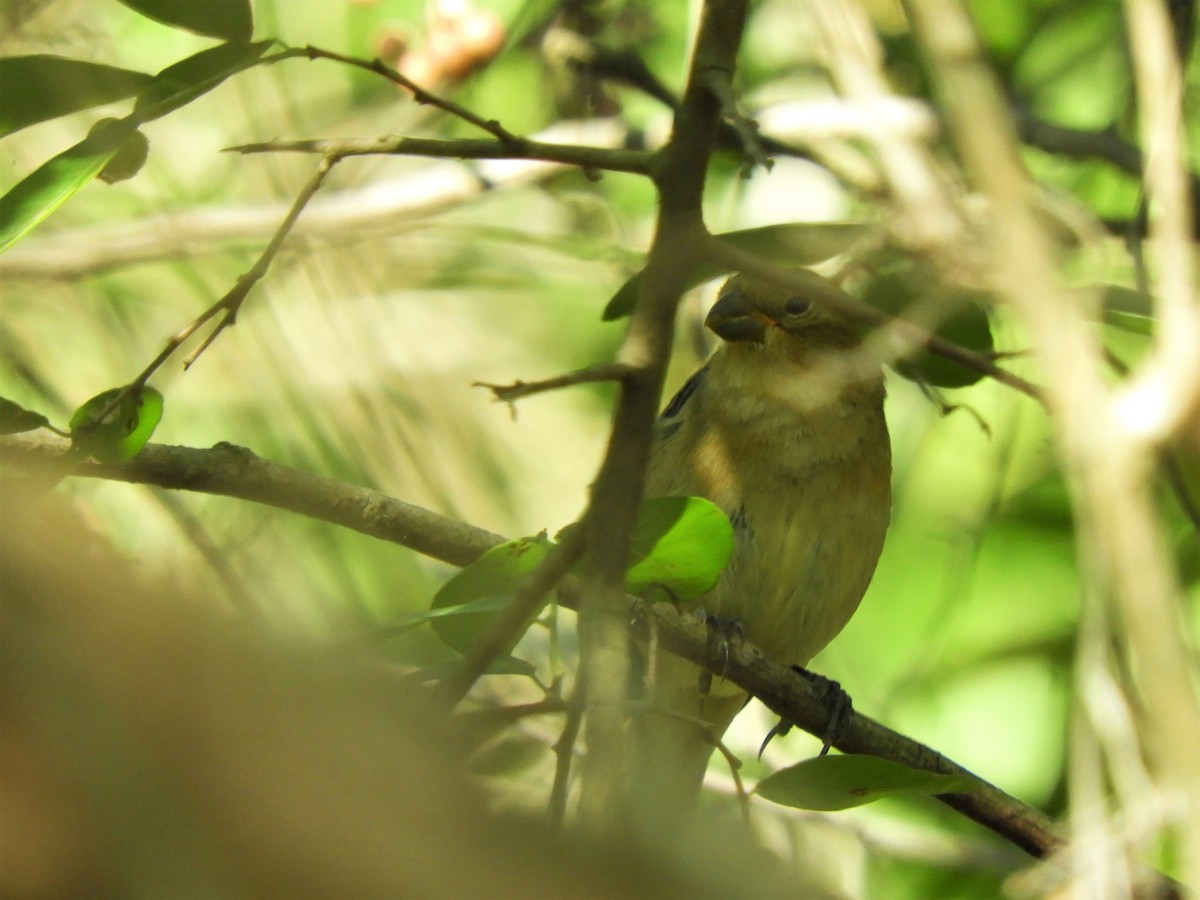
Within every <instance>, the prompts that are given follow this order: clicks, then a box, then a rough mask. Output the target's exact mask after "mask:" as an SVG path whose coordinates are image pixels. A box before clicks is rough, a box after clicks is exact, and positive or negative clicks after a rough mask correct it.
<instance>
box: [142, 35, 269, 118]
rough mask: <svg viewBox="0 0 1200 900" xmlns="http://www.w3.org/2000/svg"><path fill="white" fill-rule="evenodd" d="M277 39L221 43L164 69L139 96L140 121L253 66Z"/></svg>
mask: <svg viewBox="0 0 1200 900" xmlns="http://www.w3.org/2000/svg"><path fill="white" fill-rule="evenodd" d="M273 43H274V41H257V42H255V43H253V44H246V43H240V42H234V43H228V44H220V45H218V46H216V47H209V48H208V49H207V50H201V51H200V52H199V53H194V54H192V55H191V56H189V57H187V58H186V59H182V60H180V61H179V62H177V63H173V64H172V65H170V66H167V68H165V69H163V70H162V71H161V72H159V73H158V74H157V75H155V76H154V79H153V80H152V81H151V83H150V84H149V85H148V86H147V87H146V88H145V90H143V91H142V92H141V94H140V95H139V96H138V99H137V103H136V104H135V105H134V108H133V111H134V116H135V117H136V118H137V119H138V121H142V122H144V121H148V120H150V119H155V118H158V117H159V116H164V115H166V114H167V113H169V112H173V111H174V110H176V109H178V108H179V107H181V106H185V105H186V104H188V103H191V102H192V101H193V100H195V99H196V98H197V97H200V96H202V95H203V94H206V93H208V92H209V91H211V90H212V89H213V88H215V87H216V86H217V85H219V84H220V83H221V82H223V81H224V80H225V79H226V78H229V77H230V76H231V75H236V74H237V73H238V72H241V71H243V70H245V69H248V68H250V67H251V66H253V65H254V64H255V63H256V62H258V60H259V58H260V57H261V56H262V55H263V54H264V53H266V52H267V48H268V47H270V46H271V45H272V44H273Z"/></svg>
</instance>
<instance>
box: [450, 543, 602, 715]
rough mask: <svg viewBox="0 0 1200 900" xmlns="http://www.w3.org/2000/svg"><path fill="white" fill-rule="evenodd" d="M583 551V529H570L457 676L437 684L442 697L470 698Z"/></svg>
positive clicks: (465, 659) (453, 699) (499, 615)
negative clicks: (473, 688)
mask: <svg viewBox="0 0 1200 900" xmlns="http://www.w3.org/2000/svg"><path fill="white" fill-rule="evenodd" d="M583 549H584V533H583V529H582V528H574V529H571V530H570V531H569V532H567V534H566V536H565V537H564V538H563V539H562V541H561V542H559V543H558V544H555V545H554V547H553V548H552V549H551V550H550V552H549V553H547V554H546V558H545V559H543V560H542V562H541V563H540V564H539V565H538V567H537V568H536V569H534V570H533V571H532V572H530V573H529V575H528V576H526V578H525V580H524V581H523V582H522V583H521V586H520V587H519V588H517V592H516V594H515V595H514V596H513V598H512V600H511V601H510V602H509V604H508V605H507V606H505V607H504V609H502V610H501V611H500V612H498V613H497V614H496V616H495V618H493V619H492V621H491V622H490V623H489V625H488V628H487V631H485V632H484V633H483V634H482V635H480V637H479V639H478V640H476V642H475V644H474V645H473V646H472V647H471V649H470V651H469V652H468V653H467V655H466V656H464V657H463V660H462V662H461V664H460V665H459V666H458V667H457V668H456V669H455V671H454V673H453V674H452V675H450V676H448V677H447V678H446V679H445V680H444V681H443V682H442V683H441V684H440V685H438V690H439V692H440V693H441V695H442V697H443V698H444V699H445V700H446V701H447V702H448V703H449V704H450V705H451V706H454V705H457V704H458V702H459V701H460V700H462V699H463V698H464V697H465V696H466V695H467V692H468V691H470V690H471V687H472V686H473V685H474V684H475V682H476V681H478V680H479V678H480V677H481V676H482V675H484V674H485V673H486V672H487V670H488V668H489V667H490V666H491V664H492V662H493V661H494V660H495V659H496V658H497V657H499V656H501V655H502V654H503V653H506V652H507V651H508V650H509V649H510V648H511V647H512V646H513V645H514V644H516V642H517V641H518V640H519V639H520V637H521V635H522V634H524V633H525V630H526V629H527V628H528V627H529V623H530V622H531V621H532V620H533V618H534V617H535V616H536V615H537V614H538V612H539V611H541V608H542V607H543V606H544V605H545V604H546V602H547V600H548V597H549V594H550V592H551V591H552V590H554V588H555V587H556V586H557V585H558V583H559V582H560V581H562V580H563V578H564V577H566V575H567V573H568V572H570V571H571V568H572V566H574V565H575V563H577V562H578V561H579V558H580V557H581V556H582V555H583Z"/></svg>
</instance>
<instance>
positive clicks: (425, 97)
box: [268, 44, 522, 148]
mask: <svg viewBox="0 0 1200 900" xmlns="http://www.w3.org/2000/svg"><path fill="white" fill-rule="evenodd" d="M296 57H304V58H307V59H328V60H332V61H334V62H339V63H343V64H344V65H347V66H354V67H355V68H358V69H365V70H366V71H368V72H374V73H375V74H376V75H382V76H383V77H384V78H386V79H387V80H388V81H390V82H392V83H393V84H398V85H400V87H402V88H404V89H405V90H406V91H408V92H409V93H411V94H412V95H413V99H414V100H416V101H417V102H418V103H421V104H424V105H428V106H434V107H437V108H438V109H440V110H444V111H445V112H448V113H449V114H450V115H452V116H456V117H458V118H459V119H462V120H463V121H464V122H467V123H469V124H471V125H474V126H475V127H476V128H479V129H482V130H483V131H486V132H487V133H488V134H490V135H492V136H494V137H495V138H496V139H497V140H499V141H502V142H503V143H505V144H508V145H510V146H512V147H514V148H515V147H518V146H519V145H520V144H521V143H522V138H519V137H517V136H516V135H515V134H513V133H511V132H510V131H507V130H506V129H505V128H504V127H503V126H502V125H501V124H500V123H499V122H497V121H496V120H495V119H484V118H482V117H481V116H477V115H476V114H475V113H473V112H471V111H470V110H469V109H467V108H466V107H463V106H460V105H459V104H457V103H455V102H454V101H453V100H447V99H446V98H444V97H439V96H437V95H436V94H433V93H430V92H429V91H427V90H425V88H423V87H421V86H420V85H419V84H417V83H416V82H414V81H413V80H412V79H411V78H408V77H407V76H405V75H402V74H401V73H399V72H397V71H396V70H395V69H393V68H392V67H391V66H389V65H387V64H386V63H385V62H384V61H383V60H381V59H379V58H378V57H376V58H375V59H362V58H360V57H357V56H347V55H345V54H343V53H336V52H334V51H333V50H323V49H322V48H320V47H314V46H313V45H312V44H309V45H308V46H307V47H289V48H288V49H287V50H284V51H283V52H282V53H278V54H276V55H274V56H272V57H271V58H270V59H269V60H268V61H269V62H277V61H281V60H284V59H294V58H296Z"/></svg>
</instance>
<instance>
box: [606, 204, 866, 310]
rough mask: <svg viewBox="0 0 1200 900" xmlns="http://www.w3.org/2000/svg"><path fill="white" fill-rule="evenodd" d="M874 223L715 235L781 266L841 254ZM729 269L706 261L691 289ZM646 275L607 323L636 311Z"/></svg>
mask: <svg viewBox="0 0 1200 900" xmlns="http://www.w3.org/2000/svg"><path fill="white" fill-rule="evenodd" d="M874 230H875V229H874V228H873V226H870V225H858V224H854V223H836V222H833V223H831V222H796V223H793V224H788V225H767V226H765V227H763V228H747V229H745V230H744V231H728V232H726V233H725V234H715V235H713V239H714V240H716V241H718V242H720V243H722V244H726V245H728V246H730V247H732V248H734V249H737V250H742V251H744V252H746V253H753V254H754V255H755V256H758V257H760V258H762V259H764V260H766V261H768V262H773V263H776V264H777V265H781V266H792V267H794V266H810V265H813V264H814V263H819V262H822V261H824V260H826V259H829V258H830V257H833V256H837V255H838V254H839V253H842V252H844V251H846V250H847V249H849V248H850V247H851V246H852V245H853V244H854V243H856V242H857V241H860V240H862V239H863V238H864V237H867V236H868V235H870V234H871V233H873V231H874ZM727 271H729V270H728V269H727V268H726V267H725V266H723V265H721V264H720V263H718V262H716V261H712V260H710V261H703V262H701V263H700V265H698V266H697V267H696V268H695V269H694V270H693V271H692V272H691V273H690V277H689V278H688V285H687V287H688V288H693V287H695V286H696V285H698V284H702V283H703V282H705V281H708V280H709V279H710V278H716V277H717V276H718V275H722V274H724V273H725V272H727ZM641 279H642V274H641V272H638V273H637V274H635V275H634V276H633V277H632V278H630V279H629V280H628V281H626V282H625V283H624V284H623V285H621V287H620V288H619V289H618V290H617V292H616V293H615V294H614V295H613V297H612V299H611V300H609V301H608V305H607V306H605V307H604V313H603V316H602V318H603V319H604V321H605V322H610V321H612V320H613V319H620V318H622V317H623V316H627V315H629V313H630V312H632V311H633V305H634V303H636V302H637V296H638V291H639V290H640V289H641V283H642V281H641Z"/></svg>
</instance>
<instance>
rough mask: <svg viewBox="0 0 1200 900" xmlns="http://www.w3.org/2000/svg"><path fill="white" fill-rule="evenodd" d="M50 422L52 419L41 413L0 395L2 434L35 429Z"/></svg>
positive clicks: (0, 431)
mask: <svg viewBox="0 0 1200 900" xmlns="http://www.w3.org/2000/svg"><path fill="white" fill-rule="evenodd" d="M49 424H50V420H49V419H47V418H46V417H45V416H43V415H42V414H41V413H36V412H33V411H32V410H28V409H26V408H25V407H23V406H18V405H17V404H16V403H13V402H12V401H11V400H6V399H4V398H3V397H0V434H17V433H19V432H22V431H33V429H35V428H41V427H42V426H43V425H49Z"/></svg>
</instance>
